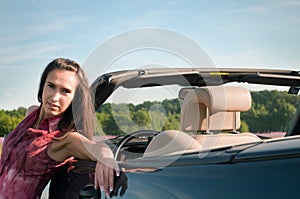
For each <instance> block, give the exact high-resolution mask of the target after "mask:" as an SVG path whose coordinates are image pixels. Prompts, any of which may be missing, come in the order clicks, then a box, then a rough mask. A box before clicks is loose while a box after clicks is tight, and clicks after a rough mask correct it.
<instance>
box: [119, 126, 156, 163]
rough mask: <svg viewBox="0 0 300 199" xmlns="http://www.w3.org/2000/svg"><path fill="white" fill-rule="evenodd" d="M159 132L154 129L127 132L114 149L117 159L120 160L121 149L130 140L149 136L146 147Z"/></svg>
mask: <svg viewBox="0 0 300 199" xmlns="http://www.w3.org/2000/svg"><path fill="white" fill-rule="evenodd" d="M158 133H159V132H158V131H154V130H139V131H135V132H132V133H130V134H127V135H126V136H124V137H123V138H122V139H121V140H120V141H119V142H118V143H117V144H116V146H115V148H114V151H115V159H116V160H119V158H120V157H119V156H120V151H121V149H122V147H123V146H124V145H125V144H127V143H128V142H129V141H131V140H133V139H135V138H138V137H147V138H148V141H147V144H146V146H145V147H147V146H148V144H149V143H150V142H151V140H152V139H153V137H155V136H156V135H157V134H158Z"/></svg>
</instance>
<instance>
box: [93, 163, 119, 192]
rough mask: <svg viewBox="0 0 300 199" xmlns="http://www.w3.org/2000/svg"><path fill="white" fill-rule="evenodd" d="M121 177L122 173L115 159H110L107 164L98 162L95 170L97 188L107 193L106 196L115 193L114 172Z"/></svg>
mask: <svg viewBox="0 0 300 199" xmlns="http://www.w3.org/2000/svg"><path fill="white" fill-rule="evenodd" d="M115 171H116V175H119V173H120V171H119V168H118V165H117V163H116V162H115V160H114V159H109V160H107V161H105V163H102V162H97V164H96V169H95V179H94V182H95V188H99V187H100V189H101V190H103V191H105V193H106V195H107V196H109V193H110V192H111V191H113V188H114V172H115Z"/></svg>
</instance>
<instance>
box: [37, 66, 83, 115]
mask: <svg viewBox="0 0 300 199" xmlns="http://www.w3.org/2000/svg"><path fill="white" fill-rule="evenodd" d="M77 85H78V79H77V76H76V73H75V72H72V71H68V70H58V69H57V70H53V71H51V72H50V73H49V74H48V76H47V79H46V82H45V85H44V88H43V95H42V102H43V103H42V111H43V115H44V118H49V117H53V116H57V115H61V114H62V113H63V112H64V111H65V110H66V109H67V108H68V107H69V105H70V104H71V102H72V100H73V98H74V95H75V91H76V87H77Z"/></svg>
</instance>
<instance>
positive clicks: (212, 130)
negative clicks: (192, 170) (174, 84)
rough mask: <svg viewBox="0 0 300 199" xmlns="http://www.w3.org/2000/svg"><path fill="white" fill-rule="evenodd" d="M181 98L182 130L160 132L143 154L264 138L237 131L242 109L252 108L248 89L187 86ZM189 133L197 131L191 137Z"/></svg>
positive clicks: (175, 152) (173, 152)
mask: <svg viewBox="0 0 300 199" xmlns="http://www.w3.org/2000/svg"><path fill="white" fill-rule="evenodd" d="M179 97H180V98H182V99H183V103H182V108H181V122H180V125H181V129H182V131H177V130H168V131H164V132H161V133H159V134H158V135H157V136H155V137H154V138H153V140H152V141H151V142H150V143H149V145H148V146H147V148H146V150H145V153H144V157H149V156H160V155H172V154H178V153H186V152H189V151H199V150H211V149H215V148H220V147H226V146H234V145H240V144H245V143H251V142H261V141H262V140H261V139H260V138H259V137H258V136H256V135H254V134H252V133H239V132H238V129H239V128H240V112H243V111H247V110H249V109H250V107H251V94H250V91H249V90H248V89H246V88H243V87H237V86H206V87H199V88H189V89H187V88H184V89H182V90H180V92H179ZM190 132H197V134H196V135H195V136H191V135H190ZM199 132H201V133H200V134H199ZM224 132H230V133H224Z"/></svg>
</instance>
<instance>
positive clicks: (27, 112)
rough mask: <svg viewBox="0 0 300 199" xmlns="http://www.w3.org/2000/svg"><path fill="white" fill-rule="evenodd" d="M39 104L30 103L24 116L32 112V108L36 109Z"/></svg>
mask: <svg viewBox="0 0 300 199" xmlns="http://www.w3.org/2000/svg"><path fill="white" fill-rule="evenodd" d="M38 108H39V106H38V105H31V106H29V107H28V109H27V111H26V113H25V117H27V116H28V115H29V114H30V113H32V112H33V111H34V110H36V109H38Z"/></svg>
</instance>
